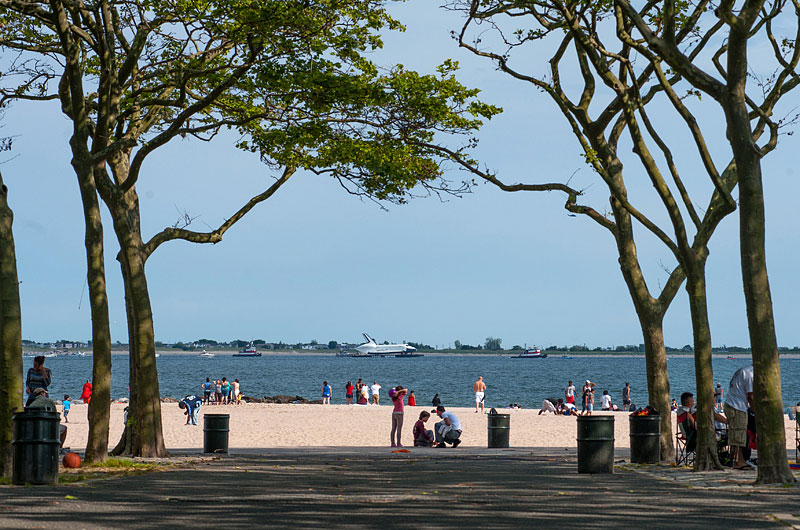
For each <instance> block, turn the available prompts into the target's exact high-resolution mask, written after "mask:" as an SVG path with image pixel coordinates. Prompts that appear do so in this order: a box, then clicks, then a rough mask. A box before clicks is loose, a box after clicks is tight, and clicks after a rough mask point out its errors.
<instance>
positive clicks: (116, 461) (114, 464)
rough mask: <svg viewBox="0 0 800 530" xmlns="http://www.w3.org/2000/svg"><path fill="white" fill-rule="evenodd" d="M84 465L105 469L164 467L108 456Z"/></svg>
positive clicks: (141, 469)
mask: <svg viewBox="0 0 800 530" xmlns="http://www.w3.org/2000/svg"><path fill="white" fill-rule="evenodd" d="M84 467H86V468H89V469H107V470H118V471H133V470H137V471H149V470H153V469H159V468H164V467H166V465H165V464H157V463H155V462H137V461H135V460H131V459H129V458H109V459H107V460H103V461H102V462H95V463H93V464H86V465H85V466H84Z"/></svg>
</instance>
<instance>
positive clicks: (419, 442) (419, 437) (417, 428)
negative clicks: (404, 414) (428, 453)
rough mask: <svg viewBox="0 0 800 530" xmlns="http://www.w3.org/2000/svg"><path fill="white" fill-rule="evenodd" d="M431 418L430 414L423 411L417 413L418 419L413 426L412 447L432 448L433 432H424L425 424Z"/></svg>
mask: <svg viewBox="0 0 800 530" xmlns="http://www.w3.org/2000/svg"><path fill="white" fill-rule="evenodd" d="M430 417H431V413H430V412H428V411H427V410H423V411H422V412H420V413H419V419H418V420H417V423H415V424H414V447H431V446H433V441H434V439H433V431H431V430H425V422H426V421H428V419H429V418H430Z"/></svg>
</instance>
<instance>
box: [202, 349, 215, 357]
mask: <svg viewBox="0 0 800 530" xmlns="http://www.w3.org/2000/svg"><path fill="white" fill-rule="evenodd" d="M200 357H205V358H206V359H210V358H211V357H214V354H213V353H209V352H207V351H205V350H203V353H201V354H200Z"/></svg>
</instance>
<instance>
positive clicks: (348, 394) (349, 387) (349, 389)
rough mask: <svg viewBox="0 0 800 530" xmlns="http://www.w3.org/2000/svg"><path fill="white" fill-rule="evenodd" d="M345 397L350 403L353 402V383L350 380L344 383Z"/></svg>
mask: <svg viewBox="0 0 800 530" xmlns="http://www.w3.org/2000/svg"><path fill="white" fill-rule="evenodd" d="M344 397H345V400H346V401H347V404H348V405H352V404H353V383H352V382H350V381H348V382H347V384H346V385H344Z"/></svg>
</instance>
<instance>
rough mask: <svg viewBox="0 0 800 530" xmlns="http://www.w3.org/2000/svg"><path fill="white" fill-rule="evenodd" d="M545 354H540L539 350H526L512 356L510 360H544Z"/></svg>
mask: <svg viewBox="0 0 800 530" xmlns="http://www.w3.org/2000/svg"><path fill="white" fill-rule="evenodd" d="M546 357H547V354H546V353H542V350H541V349H540V348H528V349H526V350H524V351H523V352H522V353H520V354H519V355H512V356H511V358H512V359H545V358H546Z"/></svg>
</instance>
